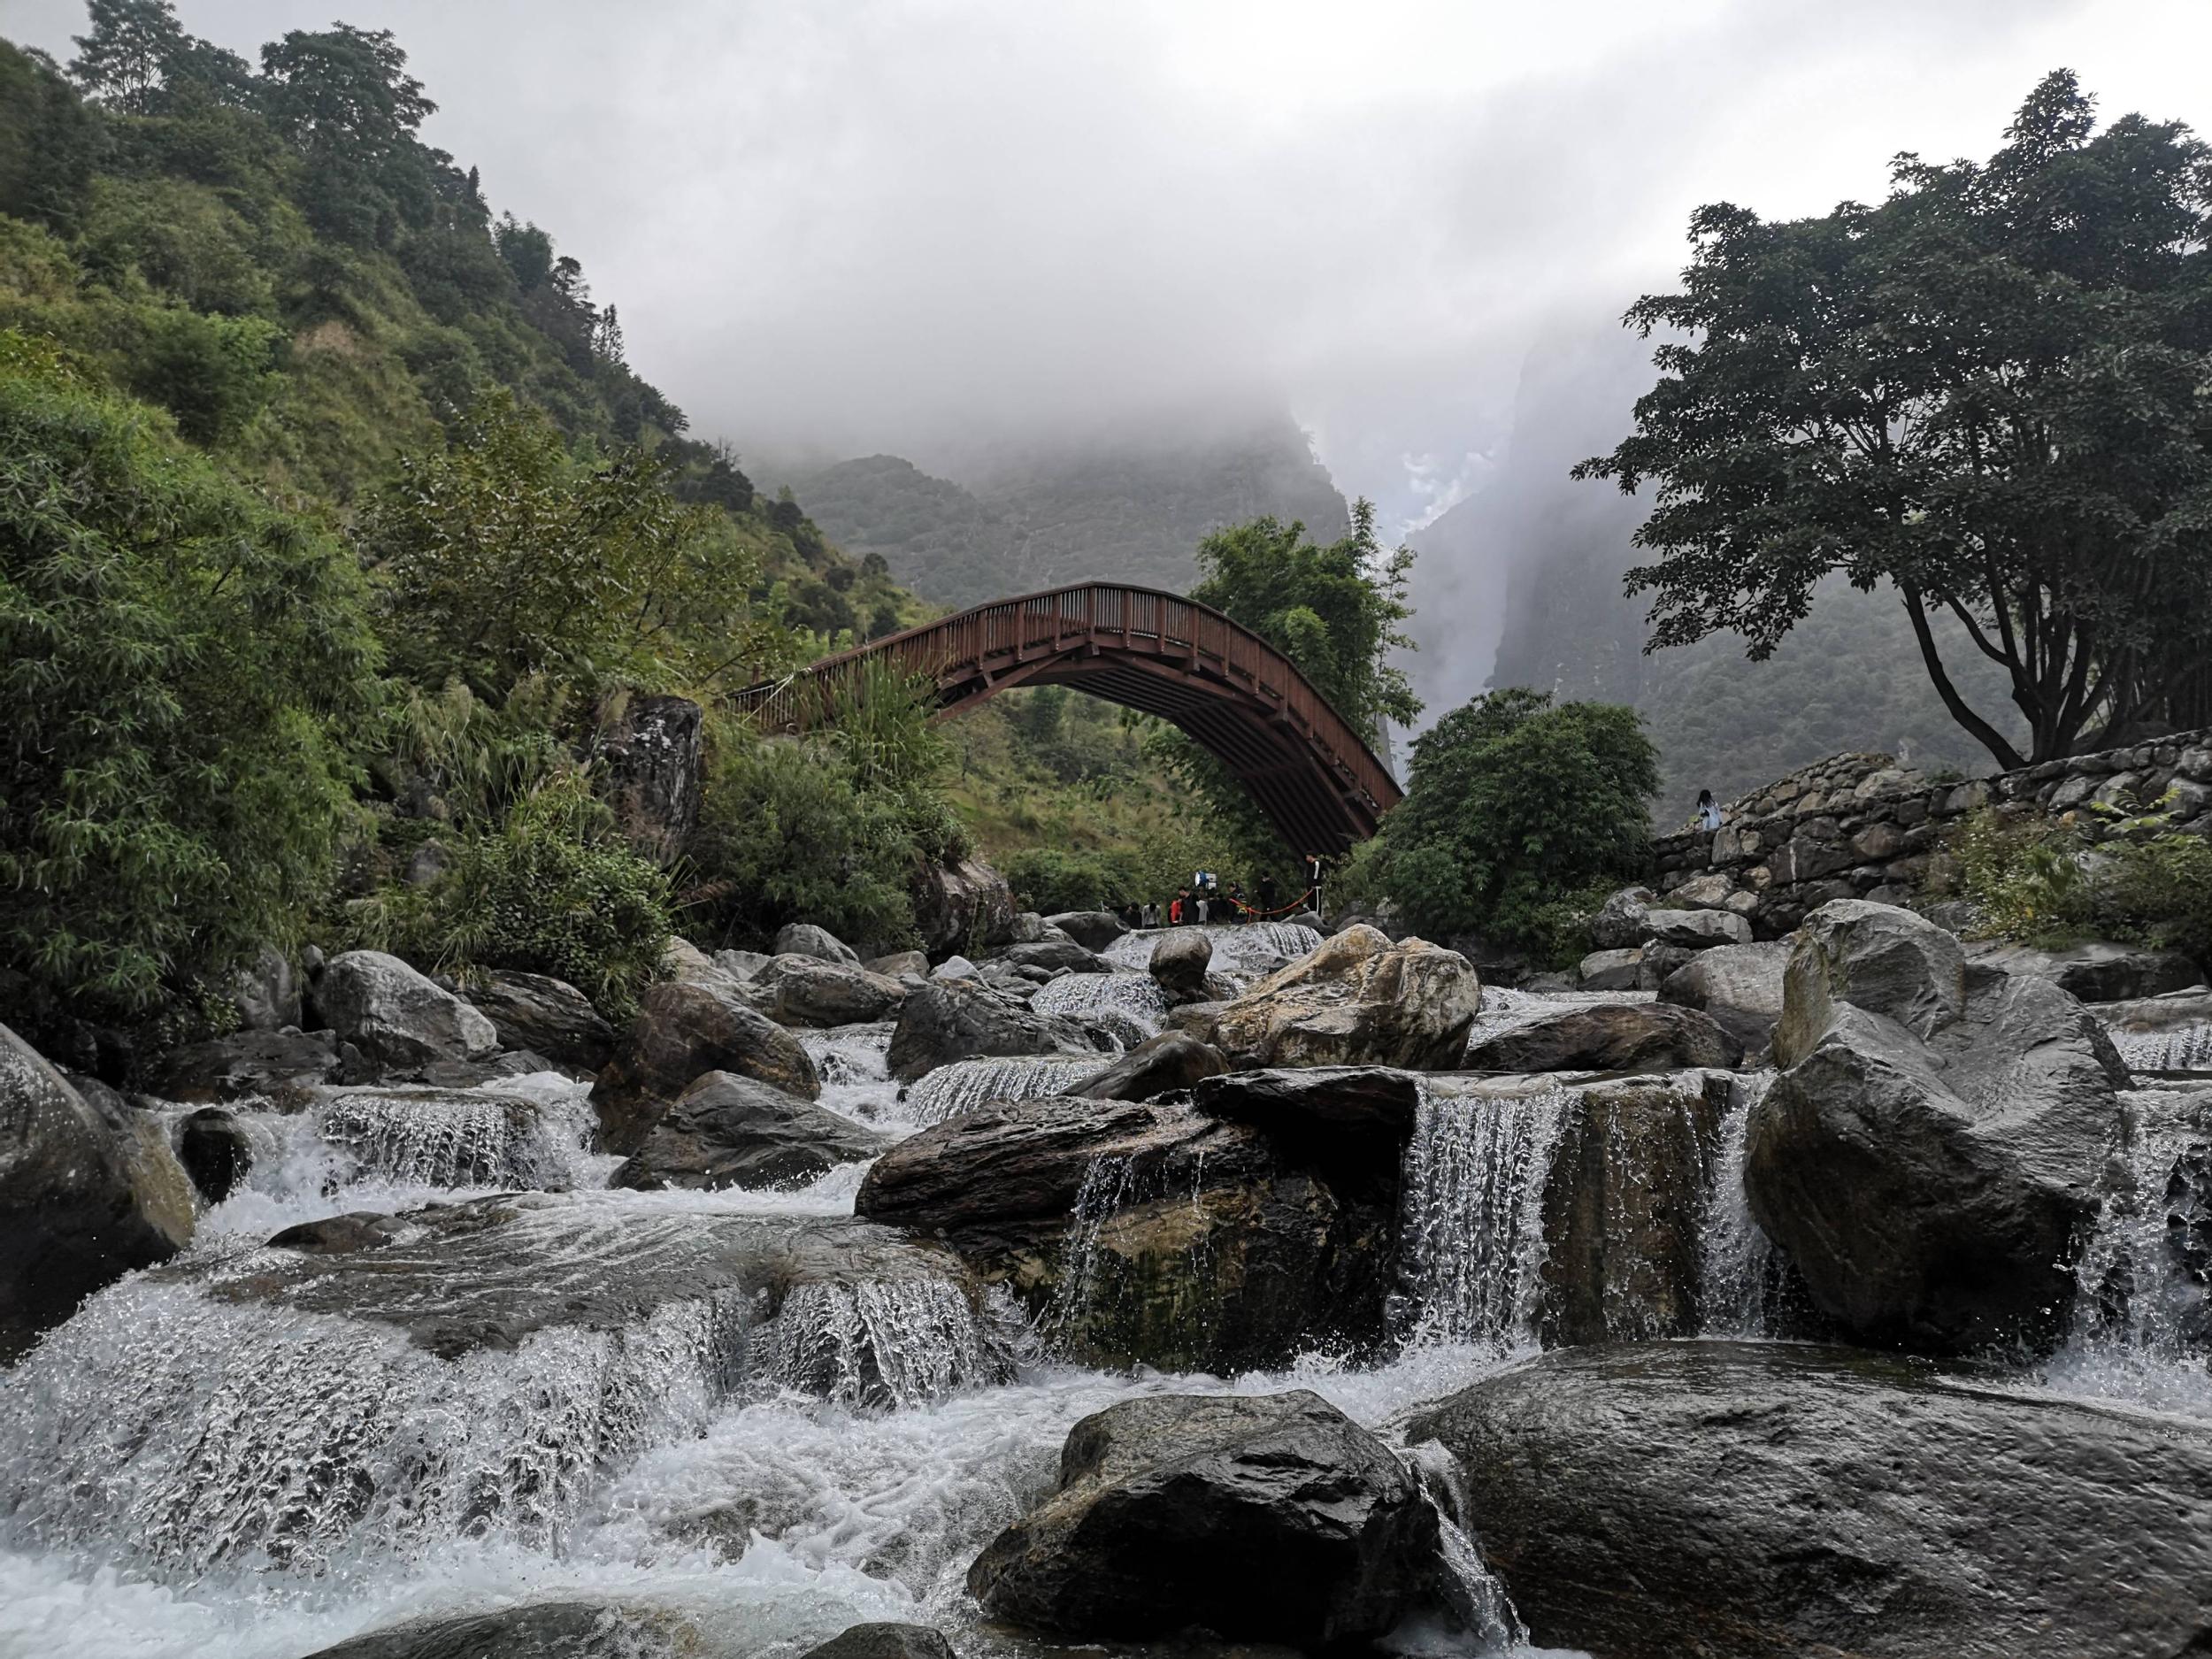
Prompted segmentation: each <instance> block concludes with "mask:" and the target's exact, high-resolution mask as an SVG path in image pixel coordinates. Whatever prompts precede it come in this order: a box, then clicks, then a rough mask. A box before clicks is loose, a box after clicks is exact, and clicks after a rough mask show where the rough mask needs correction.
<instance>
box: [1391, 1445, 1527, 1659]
mask: <svg viewBox="0 0 2212 1659" xmlns="http://www.w3.org/2000/svg"><path fill="white" fill-rule="evenodd" d="M1398 1455H1399V1456H1400V1457H1401V1458H1402V1459H1403V1460H1404V1462H1405V1464H1406V1467H1407V1468H1408V1470H1409V1471H1411V1472H1412V1474H1413V1477H1414V1479H1417V1480H1418V1481H1419V1482H1420V1483H1421V1490H1422V1493H1423V1494H1424V1495H1425V1497H1426V1498H1427V1499H1428V1502H1429V1504H1430V1506H1431V1507H1432V1509H1435V1511H1436V1531H1437V1544H1438V1557H1439V1560H1440V1564H1441V1565H1442V1568H1443V1571H1442V1572H1441V1573H1440V1574H1439V1575H1438V1577H1439V1583H1438V1586H1437V1588H1438V1589H1439V1591H1440V1593H1441V1594H1442V1596H1443V1599H1444V1601H1446V1603H1447V1604H1448V1606H1449V1607H1450V1609H1451V1610H1452V1614H1453V1616H1454V1617H1455V1618H1456V1619H1457V1620H1458V1622H1459V1624H1460V1625H1461V1626H1462V1628H1463V1631H1464V1632H1465V1634H1464V1638H1463V1642H1462V1643H1461V1644H1459V1650H1460V1651H1462V1652H1464V1651H1466V1644H1469V1643H1471V1644H1472V1647H1473V1651H1474V1652H1476V1653H1478V1654H1498V1653H1505V1652H1509V1651H1510V1650H1512V1649H1514V1648H1517V1647H1526V1646H1527V1644H1528V1626H1527V1625H1525V1624H1522V1623H1521V1616H1520V1614H1519V1612H1518V1611H1517V1610H1516V1609H1515V1608H1514V1605H1513V1598H1512V1597H1511V1596H1509V1594H1506V1588H1505V1586H1504V1585H1503V1584H1502V1583H1501V1582H1499V1579H1498V1576H1497V1575H1496V1574H1495V1573H1494V1572H1492V1571H1490V1568H1489V1565H1488V1563H1486V1562H1485V1561H1484V1560H1483V1558H1482V1551H1481V1550H1480V1548H1478V1547H1477V1545H1476V1543H1475V1540H1473V1538H1471V1536H1469V1529H1470V1527H1471V1525H1472V1523H1471V1518H1470V1517H1471V1505H1470V1502H1469V1500H1468V1495H1467V1481H1466V1477H1465V1476H1464V1475H1463V1473H1462V1472H1461V1471H1460V1467H1459V1463H1458V1460H1457V1459H1455V1457H1453V1455H1451V1453H1449V1452H1448V1451H1447V1450H1445V1449H1444V1448H1443V1447H1442V1446H1441V1445H1440V1444H1439V1443H1438V1442H1436V1441H1435V1440H1424V1441H1422V1442H1421V1443H1420V1444H1419V1445H1418V1446H1412V1447H1407V1448H1403V1449H1402V1450H1401V1451H1400V1452H1399V1454H1398Z"/></svg>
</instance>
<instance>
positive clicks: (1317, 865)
mask: <svg viewBox="0 0 2212 1659" xmlns="http://www.w3.org/2000/svg"><path fill="white" fill-rule="evenodd" d="M1306 908H1307V909H1308V910H1311V911H1312V912H1313V913H1314V914H1315V915H1316V916H1318V915H1320V914H1321V855H1320V854H1319V853H1308V854H1307V855H1306Z"/></svg>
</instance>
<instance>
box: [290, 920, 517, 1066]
mask: <svg viewBox="0 0 2212 1659" xmlns="http://www.w3.org/2000/svg"><path fill="white" fill-rule="evenodd" d="M314 1004H315V1008H314V1011H315V1013H316V1015H317V1017H318V1018H319V1019H320V1020H321V1022H322V1023H323V1024H324V1025H327V1026H329V1027H330V1028H331V1029H332V1030H333V1031H334V1032H336V1033H338V1040H339V1041H341V1042H349V1043H351V1044H352V1045H353V1046H354V1048H357V1049H358V1050H359V1051H360V1053H361V1055H362V1056H363V1057H364V1058H365V1059H366V1060H367V1061H368V1062H369V1064H372V1065H373V1066H379V1067H382V1068H384V1069H386V1070H389V1071H408V1070H411V1069H414V1068H418V1067H421V1066H425V1065H428V1064H432V1063H433V1062H434V1061H438V1060H483V1059H488V1058H489V1057H490V1056H492V1055H494V1054H495V1053H497V1052H498V1050H499V1046H500V1045H499V1031H498V1028H497V1027H496V1026H495V1025H493V1024H492V1022H491V1021H490V1019H488V1018H486V1016H485V1015H483V1014H482V1013H480V1012H479V1011H478V1010H476V1009H474V1008H472V1007H470V1006H469V1004H468V1003H466V1002H463V1001H462V1000H461V999H460V998H459V997H457V996H456V995H454V994H453V993H452V992H450V991H447V990H442V989H441V988H440V987H437V986H435V985H433V984H432V983H431V982H430V981H429V980H428V979H425V978H424V977H423V976H422V975H421V974H419V973H418V972H415V970H414V969H412V968H411V967H409V966H408V965H407V964H405V963H403V962H402V961H401V960H400V959H399V958H398V957H397V956H387V955H386V954H385V953H384V952H382V951H380V950H349V951H346V952H345V953H344V954H343V955H341V956H333V957H332V958H331V959H330V960H329V961H328V962H327V963H326V964H324V966H323V971H322V973H321V975H320V977H319V978H318V979H316V981H315V995H314Z"/></svg>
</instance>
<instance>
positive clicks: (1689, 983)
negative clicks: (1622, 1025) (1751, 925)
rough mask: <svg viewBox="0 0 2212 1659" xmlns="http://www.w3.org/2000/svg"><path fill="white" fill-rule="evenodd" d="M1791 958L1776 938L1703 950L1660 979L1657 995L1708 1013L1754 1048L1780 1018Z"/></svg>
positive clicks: (1749, 1049)
mask: <svg viewBox="0 0 2212 1659" xmlns="http://www.w3.org/2000/svg"><path fill="white" fill-rule="evenodd" d="M1789 960H1790V947H1789V945H1788V943H1787V942H1786V941H1780V940H1777V941H1773V942H1772V943H1768V944H1755V945H1718V946H1716V947H1715V948H1714V949H1710V950H1701V951H1699V952H1698V953H1697V954H1696V955H1695V956H1692V957H1691V958H1690V960H1689V961H1688V963H1687V964H1685V965H1684V966H1682V967H1679V968H1678V969H1676V970H1675V971H1674V972H1672V973H1671V974H1669V975H1668V976H1667V977H1666V978H1665V979H1663V980H1662V981H1661V982H1660V986H1659V1000H1660V1001H1661V1002H1671V1003H1674V1004H1675V1005H1677V1006H1678V1007H1681V1008H1694V1009H1698V1010H1702V1011H1703V1012H1705V1013H1707V1014H1709V1015H1711V1016H1712V1017H1713V1019H1714V1021H1715V1023H1716V1024H1717V1025H1719V1026H1720V1028H1721V1029H1722V1030H1723V1031H1724V1032H1726V1033H1728V1034H1729V1035H1730V1036H1731V1037H1732V1038H1733V1039H1735V1041H1738V1042H1740V1043H1741V1044H1742V1045H1743V1048H1744V1052H1745V1053H1746V1054H1758V1053H1760V1052H1762V1051H1763V1050H1764V1048H1766V1046H1767V1043H1768V1041H1770V1039H1771V1038H1772V1037H1773V1035H1774V1027H1775V1025H1776V1024H1777V1023H1778V1021H1779V1020H1780V1019H1781V1018H1782V978H1783V973H1784V971H1785V970H1786V969H1787V968H1788V966H1789Z"/></svg>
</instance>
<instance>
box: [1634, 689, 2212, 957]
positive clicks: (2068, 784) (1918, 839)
mask: <svg viewBox="0 0 2212 1659" xmlns="http://www.w3.org/2000/svg"><path fill="white" fill-rule="evenodd" d="M2169 793H2170V794H2171V795H2172V799H2171V800H2170V801H2169V802H2168V803H2167V806H2166V810H2167V812H2168V814H2169V820H2168V821H2169V822H2170V824H2171V825H2172V826H2174V827H2177V828H2180V829H2184V830H2187V831H2189V832H2191V833H2195V834H2200V835H2212V729H2208V730H2205V731H2199V732H2186V733H2177V735H2175V736H2172V737H2166V738H2161V739H2159V740H2157V741H2154V742H2148V743H2139V744H2135V745H2133V746H2131V747H2130V748H2126V749H2106V750H2104V751H2103V752H2101V753H2100V754H2094V755H2076V756H2073V757H2070V758H2068V759H2065V760H2054V761H2046V762H2044V763H2043V764H2040V765H2036V766H2026V767H2023V768H2021V769H2020V770H2019V771H2017V772H2000V773H1998V774H1997V775H1996V776H1995V777H1993V778H1978V779H1973V780H1967V781H1963V782H1939V781H1936V780H1932V779H1930V778H1928V777H1927V776H1925V775H1924V774H1923V773H1920V772H1911V771H1909V770H1906V769H1904V768H1901V767H1900V766H1899V765H1898V764H1896V763H1895V761H1893V759H1892V758H1891V757H1888V756H1886V755H1838V756H1835V757H1832V758H1830V759H1828V760H1824V761H1820V762H1816V764H1813V765H1810V766H1808V767H1805V768H1802V769H1801V770H1800V771H1798V772H1793V773H1791V774H1790V776H1789V777H1787V778H1786V779H1782V780H1778V782H1776V783H1773V784H1770V785H1768V786H1767V787H1765V788H1763V789H1762V790H1759V791H1758V792H1757V793H1755V795H1747V796H1746V797H1744V799H1743V800H1741V801H1739V802H1736V803H1732V805H1731V806H1730V807H1729V808H1728V809H1726V814H1725V820H1724V823H1723V825H1722V826H1721V827H1720V828H1719V829H1717V830H1709V831H1698V830H1690V831H1685V832H1681V833H1676V834H1672V835H1665V836H1662V837H1660V838H1659V839H1658V840H1657V841H1655V842H1654V843H1653V848H1652V851H1653V866H1654V871H1655V879H1654V880H1653V883H1652V885H1653V886H1654V887H1656V888H1657V889H1658V891H1659V892H1660V893H1662V894H1663V895H1666V896H1667V899H1668V901H1669V902H1671V903H1673V904H1676V905H1682V906H1695V907H1699V908H1714V909H1727V910H1733V911H1735V912H1736V913H1737V914H1739V915H1742V916H1745V917H1747V918H1749V920H1750V922H1751V925H1752V928H1753V931H1754V933H1755V936H1756V937H1758V938H1761V939H1779V938H1780V937H1782V936H1783V935H1784V934H1786V933H1788V932H1789V931H1790V930H1791V929H1792V928H1793V927H1795V926H1797V924H1798V923H1799V921H1801V919H1802V918H1804V916H1805V914H1806V912H1807V911H1809V910H1814V909H1816V908H1817V907H1818V906H1820V905H1822V904H1824V903H1826V902H1828V901H1829V900H1830V899H1839V898H1864V899H1873V900H1877V901H1878V902H1883V903H1890V904H1895V903H1902V902H1905V901H1906V900H1907V899H1908V898H1909V897H1911V896H1912V895H1914V894H1916V893H1917V892H1918V891H1919V890H1920V889H1921V888H1922V887H1924V886H1926V885H1927V884H1928V883H1929V882H1930V881H1931V879H1940V877H1941V876H1942V875H1943V874H1944V866H1945V864H1947V862H1948V856H1947V854H1946V853H1945V852H1944V851H1943V850H1942V843H1943V838H1944V836H1945V834H1946V833H1947V831H1949V830H1950V828H1951V827H1952V826H1954V825H1955V823H1956V822H1957V821H1958V820H1959V819H1962V818H1965V817H1966V816H1968V815H1969V814H1970V813H1973V812H1977V811H1979V810H1981V809H1983V808H1985V807H1993V808H1994V809H1996V810H1997V811H1998V812H1999V813H2000V814H2001V815H2002V816H2004V817H2007V818H2026V817H2043V818H2050V819H2053V820H2054V821H2056V822H2060V823H2070V824H2073V825H2076V826H2079V827H2080V828H2082V829H2083V830H2084V831H2085V833H2087V834H2088V835H2089V836H2090V838H2091V839H2095V838H2097V837H2098V836H2099V835H2100V834H2101V833H2107V832H2106V830H2105V828H2104V823H2105V820H2104V818H2103V817H2102V816H2101V815H2100V814H2098V813H2096V812H2095V811H2093V810H2092V808H2093V806H2111V807H2115V808H2117V809H2119V810H2122V811H2123V812H2139V811H2144V810H2149V809H2150V808H2152V807H2153V806H2154V805H2155V804H2156V803H2158V802H2159V801H2160V799H2161V798H2162V797H2163V796H2166V795H2168V794H2169Z"/></svg>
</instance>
